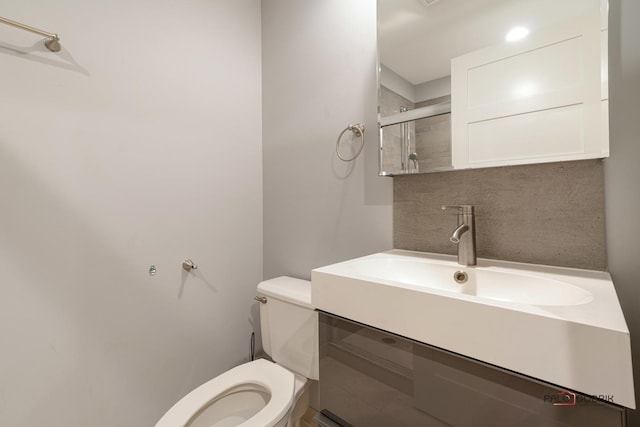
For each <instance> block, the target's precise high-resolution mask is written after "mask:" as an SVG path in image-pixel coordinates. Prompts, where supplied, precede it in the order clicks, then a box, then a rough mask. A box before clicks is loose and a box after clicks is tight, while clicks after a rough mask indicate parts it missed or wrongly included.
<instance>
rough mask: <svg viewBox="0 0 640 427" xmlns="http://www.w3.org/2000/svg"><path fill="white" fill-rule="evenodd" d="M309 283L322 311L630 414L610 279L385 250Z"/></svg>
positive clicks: (620, 321) (624, 349)
mask: <svg viewBox="0 0 640 427" xmlns="http://www.w3.org/2000/svg"><path fill="white" fill-rule="evenodd" d="M459 271H462V272H464V273H465V274H466V276H467V280H466V281H465V282H464V283H457V282H456V280H455V279H454V274H456V273H457V272H459ZM311 278H312V280H311V281H312V286H311V289H312V301H311V302H312V304H313V306H314V307H316V308H318V309H320V310H324V311H327V312H330V313H333V314H336V315H339V316H343V317H346V318H349V319H352V320H355V321H358V322H361V323H365V324H368V325H371V326H374V327H377V328H380V329H384V330H387V331H390V332H393V333H396V334H399V335H403V336H406V337H408V338H411V339H415V340H418V341H421V342H425V343H427V344H431V345H434V346H437V347H440V348H444V349H447V350H450V351H453V352H456V353H460V354H463V355H466V356H469V357H472V358H475V359H478V360H481V361H484V362H487V363H490V364H493V365H497V366H501V367H504V368H507V369H510V370H513V371H516V372H520V373H523V374H525V375H529V376H531V377H534V378H538V379H541V380H544V381H547V382H550V383H553V384H556V385H558V386H561V387H566V388H568V389H571V390H574V391H579V392H582V393H585V394H588V395H601V396H612V399H613V402H614V403H616V404H618V405H622V406H627V407H630V408H635V398H634V391H633V379H632V378H633V376H632V369H631V346H630V340H629V331H628V328H627V325H626V322H625V319H624V316H623V314H622V310H621V309H620V304H619V302H618V298H617V295H616V293H615V289H614V287H613V283H612V281H611V277H610V276H609V274H608V273H605V272H598V271H589V270H578V269H569V268H559V267H548V266H540V265H533V264H521V263H511V262H504V261H495V260H486V259H478V265H477V266H473V267H463V266H460V265H458V264H457V262H456V258H455V257H454V256H449V255H439V254H425V253H421V252H411V251H402V250H392V251H388V252H382V253H379V254H374V255H369V256H366V257H362V258H357V259H353V260H350V261H345V262H341V263H338V264H333V265H330V266H326V267H322V268H317V269H315V270H313V272H312V276H311Z"/></svg>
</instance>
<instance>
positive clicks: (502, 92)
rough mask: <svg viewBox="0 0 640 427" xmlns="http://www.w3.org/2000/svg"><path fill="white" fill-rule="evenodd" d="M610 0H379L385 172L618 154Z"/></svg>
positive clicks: (380, 104) (382, 169)
mask: <svg viewBox="0 0 640 427" xmlns="http://www.w3.org/2000/svg"><path fill="white" fill-rule="evenodd" d="M607 18H608V1H607V0H563V1H562V2H558V1H556V0H474V1H466V0H436V1H425V0H378V52H379V67H378V70H379V75H378V82H379V92H378V94H379V96H378V108H379V110H378V111H379V117H378V123H379V130H380V132H379V134H380V164H379V166H380V175H398V174H409V173H423V172H440V171H447V170H457V169H469V168H482V167H493V166H506V165H517V164H528V163H546V162H555V161H564V160H579V159H590V158H603V157H607V156H608V154H609V132H608V90H607V87H608V76H607Z"/></svg>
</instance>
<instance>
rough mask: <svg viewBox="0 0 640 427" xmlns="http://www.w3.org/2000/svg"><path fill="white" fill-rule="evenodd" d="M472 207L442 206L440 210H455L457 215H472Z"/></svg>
mask: <svg viewBox="0 0 640 427" xmlns="http://www.w3.org/2000/svg"><path fill="white" fill-rule="evenodd" d="M473 208H474V207H473V205H442V210H443V211H446V210H450V209H456V210H457V211H458V214H462V215H473Z"/></svg>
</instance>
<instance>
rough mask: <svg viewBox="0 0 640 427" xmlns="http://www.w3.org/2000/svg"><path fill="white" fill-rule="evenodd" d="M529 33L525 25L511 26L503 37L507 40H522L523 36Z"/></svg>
mask: <svg viewBox="0 0 640 427" xmlns="http://www.w3.org/2000/svg"><path fill="white" fill-rule="evenodd" d="M528 35H529V29H528V28H525V27H513V28H512V29H510V30H509V32H508V33H507V35H506V36H505V39H506V40H507V41H508V42H517V41H518V40H522V39H523V38H525V37H527V36H528Z"/></svg>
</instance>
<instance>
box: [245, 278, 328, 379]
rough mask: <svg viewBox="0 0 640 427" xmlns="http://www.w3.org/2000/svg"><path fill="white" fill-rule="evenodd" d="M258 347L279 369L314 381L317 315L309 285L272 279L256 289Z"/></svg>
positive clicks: (315, 377)
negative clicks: (259, 301)
mask: <svg viewBox="0 0 640 427" xmlns="http://www.w3.org/2000/svg"><path fill="white" fill-rule="evenodd" d="M258 295H259V296H262V297H265V298H266V303H262V304H260V326H261V329H262V347H263V348H264V351H265V352H266V353H267V354H268V355H269V356H271V358H272V359H273V360H274V361H275V362H277V363H278V364H279V365H282V366H284V367H285V368H288V369H290V370H292V371H294V372H296V373H298V374H300V375H303V376H305V377H307V378H311V379H314V380H317V379H318V358H319V353H318V313H317V312H316V311H314V309H313V307H312V306H311V282H309V281H308V280H301V279H294V278H293V277H286V276H282V277H276V278H275V279H270V280H266V281H264V282H261V283H260V284H259V285H258Z"/></svg>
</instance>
